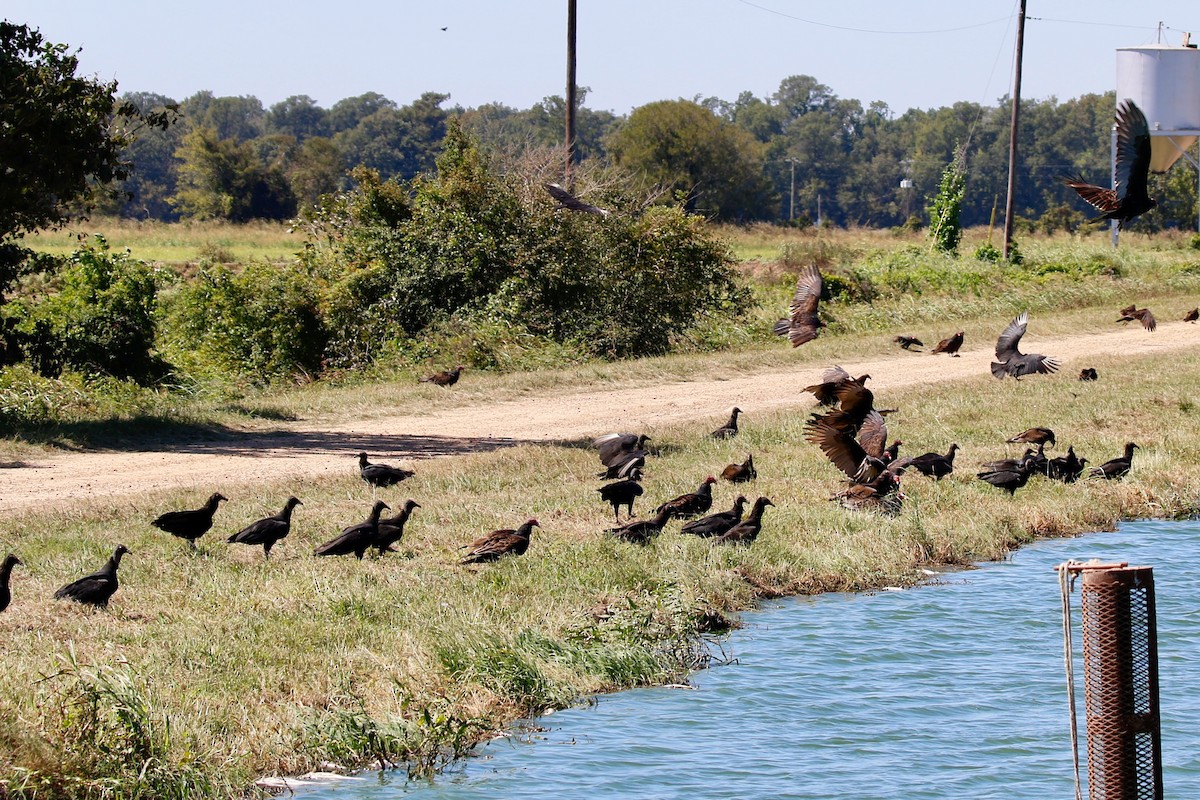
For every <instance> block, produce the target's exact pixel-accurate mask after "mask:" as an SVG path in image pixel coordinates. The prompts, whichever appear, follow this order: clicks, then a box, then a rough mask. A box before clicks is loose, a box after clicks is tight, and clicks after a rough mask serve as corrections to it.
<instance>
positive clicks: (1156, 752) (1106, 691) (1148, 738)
mask: <svg viewBox="0 0 1200 800" xmlns="http://www.w3.org/2000/svg"><path fill="white" fill-rule="evenodd" d="M1082 573H1083V581H1082V588H1081V590H1080V597H1081V609H1080V616H1081V620H1082V629H1083V673H1084V689H1085V698H1086V699H1085V705H1086V709H1087V753H1088V770H1087V771H1088V796H1089V797H1090V798H1091V800H1162V796H1163V786H1162V744H1161V729H1160V726H1159V703H1158V634H1157V625H1156V622H1155V615H1154V570H1153V568H1151V567H1125V566H1118V567H1114V568H1105V569H1084V570H1082Z"/></svg>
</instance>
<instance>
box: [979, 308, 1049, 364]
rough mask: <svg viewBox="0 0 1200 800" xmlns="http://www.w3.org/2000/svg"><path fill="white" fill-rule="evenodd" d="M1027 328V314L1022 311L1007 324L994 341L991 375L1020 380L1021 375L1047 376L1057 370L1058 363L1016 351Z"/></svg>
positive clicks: (1035, 354) (1036, 355)
mask: <svg viewBox="0 0 1200 800" xmlns="http://www.w3.org/2000/svg"><path fill="white" fill-rule="evenodd" d="M1028 327H1029V312H1027V311H1022V312H1021V315H1020V316H1018V317H1017V318H1016V319H1014V320H1013V321H1012V322H1010V323H1008V327H1006V328H1005V329H1004V331H1003V332H1002V333H1001V334H1000V338H999V339H997V340H996V360H995V361H993V362H992V375H994V376H995V377H997V378H1000V379H1003V378H1004V376H1005V375H1009V376H1011V377H1013V378H1014V379H1017V380H1020V378H1021V376H1022V375H1031V374H1033V373H1037V372H1040V373H1042V374H1048V373H1051V372H1054V371H1056V370H1057V369H1058V361H1056V360H1055V359H1053V358H1049V357H1047V356H1044V355H1041V354H1040V353H1029V354H1028V355H1026V354H1025V353H1022V352H1021V351H1020V350H1018V349H1017V346H1018V345H1019V344H1020V343H1021V337H1022V336H1024V335H1025V329H1026V328H1028Z"/></svg>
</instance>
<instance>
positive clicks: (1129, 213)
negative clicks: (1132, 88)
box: [1063, 100, 1158, 229]
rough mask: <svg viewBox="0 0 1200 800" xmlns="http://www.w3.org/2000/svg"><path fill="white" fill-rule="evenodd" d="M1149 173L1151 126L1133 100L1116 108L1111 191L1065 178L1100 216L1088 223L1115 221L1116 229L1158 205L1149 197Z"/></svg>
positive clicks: (1125, 101)
mask: <svg viewBox="0 0 1200 800" xmlns="http://www.w3.org/2000/svg"><path fill="white" fill-rule="evenodd" d="M1149 172H1150V126H1149V125H1148V124H1147V123H1146V116H1145V115H1144V114H1143V113H1142V110H1141V109H1140V108H1138V107H1137V106H1136V105H1135V104H1134V102H1133V101H1132V100H1124V101H1122V102H1121V105H1119V106H1117V165H1116V171H1115V173H1114V178H1115V180H1114V181H1113V188H1111V189H1105V188H1104V187H1101V186H1093V185H1092V184H1090V183H1086V182H1085V181H1084V180H1083V178H1079V177H1072V178H1065V179H1064V180H1063V182H1064V183H1065V184H1066V185H1067V186H1070V187H1071V188H1072V189H1074V190H1075V191H1076V192H1077V193H1078V194H1079V196H1080V197H1082V198H1083V199H1084V200H1086V201H1087V202H1088V203H1090V204H1091V205H1092V206H1093V207H1094V208H1095V209H1096V210H1097V211H1100V212H1101V214H1100V216H1098V217H1093V218H1092V219H1090V220H1088V222H1099V221H1100V220H1105V219H1115V220H1116V221H1117V228H1118V229H1120V228H1124V227H1125V223H1126V222H1129V221H1130V220H1131V219H1133V218H1134V217H1136V216H1139V215H1140V214H1144V213H1146V212H1147V211H1149V210H1150V209H1152V208H1154V207H1155V206H1157V205H1158V203H1157V202H1156V201H1155V200H1154V198H1152V197H1150V195H1149V193H1148V189H1147V176H1148V174H1149Z"/></svg>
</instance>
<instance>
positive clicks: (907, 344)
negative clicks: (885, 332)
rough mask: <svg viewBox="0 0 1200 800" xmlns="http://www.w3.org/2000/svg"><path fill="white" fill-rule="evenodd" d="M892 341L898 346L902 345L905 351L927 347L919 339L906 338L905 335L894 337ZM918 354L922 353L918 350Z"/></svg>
mask: <svg viewBox="0 0 1200 800" xmlns="http://www.w3.org/2000/svg"><path fill="white" fill-rule="evenodd" d="M892 341H893V342H895V343H896V344H898V345H900V346H901V347H902V348H904V349H905V350H911V349H912V348H914V347H924V346H925V343H924V342H922V341H921V340H920V339H918V338H917V337H915V336H905V335H903V334H900V335H899V336H893V337H892ZM917 352H918V353H919V352H921V351H920V350H918V351H917Z"/></svg>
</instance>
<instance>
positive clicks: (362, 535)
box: [313, 500, 391, 561]
mask: <svg viewBox="0 0 1200 800" xmlns="http://www.w3.org/2000/svg"><path fill="white" fill-rule="evenodd" d="M385 508H387V509H390V508H391V506H389V505H388V504H387V503H385V502H383V501H382V500H376V501H375V505H373V506H372V507H371V513H370V514H369V515H368V516H367V518H366V519H365V520H363V521H362V522H359V523H356V524H354V525H351V526H350V527H348V528H343V529H342V533H341V535H340V536H338V537H337V538H335V539H331V540H330V541H328V542H326V543H325V544H323V545H321V546H320V547H318V548H317V549H315V550H313V555H315V556H348V555H350V554H351V553H353V554H354V557H355V558H357V559H358V560H359V561H362V557H363V554H364V553H366V552H367V549H368V548H369V547H371V545H373V544H375V541H376V540H377V539H378V538H379V517H380V515H382V514H383V510H384V509H385Z"/></svg>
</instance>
